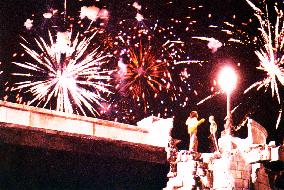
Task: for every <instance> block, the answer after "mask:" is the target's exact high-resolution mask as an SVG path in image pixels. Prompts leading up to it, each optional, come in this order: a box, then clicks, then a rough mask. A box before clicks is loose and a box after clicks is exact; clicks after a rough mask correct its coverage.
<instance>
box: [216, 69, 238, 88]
mask: <svg viewBox="0 0 284 190" xmlns="http://www.w3.org/2000/svg"><path fill="white" fill-rule="evenodd" d="M236 83H237V74H236V73H235V71H234V70H233V69H232V68H230V67H224V68H223V69H222V70H221V72H220V74H219V77H218V84H219V85H220V86H221V88H222V90H223V91H225V92H226V93H231V92H232V91H233V90H234V89H235V87H236Z"/></svg>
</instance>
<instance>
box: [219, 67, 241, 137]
mask: <svg viewBox="0 0 284 190" xmlns="http://www.w3.org/2000/svg"><path fill="white" fill-rule="evenodd" d="M218 83H219V85H220V86H221V89H222V90H223V91H224V92H225V93H226V95H227V120H226V124H225V134H227V135H231V129H232V116H231V102H230V98H231V94H232V92H233V90H234V89H235V87H236V83H237V74H236V73H235V71H234V70H233V69H232V68H231V67H224V68H223V69H222V70H221V72H220V74H219V76H218Z"/></svg>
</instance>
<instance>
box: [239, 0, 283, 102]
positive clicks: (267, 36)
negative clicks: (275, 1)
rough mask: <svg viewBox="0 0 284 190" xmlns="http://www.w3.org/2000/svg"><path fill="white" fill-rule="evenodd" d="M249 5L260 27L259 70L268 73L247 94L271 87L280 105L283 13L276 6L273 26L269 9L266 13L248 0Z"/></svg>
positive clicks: (257, 51)
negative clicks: (279, 87)
mask: <svg viewBox="0 0 284 190" xmlns="http://www.w3.org/2000/svg"><path fill="white" fill-rule="evenodd" d="M246 1H247V2H248V4H249V5H250V6H251V7H252V8H253V10H254V11H255V16H256V17H257V19H258V21H259V24H260V27H259V28H258V30H259V31H260V37H259V38H257V40H258V41H259V43H260V44H262V46H260V48H259V49H257V50H255V54H256V55H257V57H258V59H259V61H260V66H258V67H257V69H259V70H261V71H264V72H266V75H267V77H265V78H264V79H263V80H261V81H258V82H256V83H254V84H252V85H251V86H250V87H249V88H248V89H247V90H246V91H245V92H247V91H249V90H250V89H252V88H254V87H257V89H260V88H262V87H265V88H266V89H267V88H268V87H269V86H270V88H271V91H272V97H273V96H274V94H276V95H277V99H278V102H279V103H280V95H279V91H278V85H277V84H278V83H277V80H278V81H279V82H280V84H281V85H284V68H283V66H284V20H283V19H284V17H283V11H282V10H278V9H277V7H276V6H275V11H276V16H277V17H276V22H275V25H274V26H273V25H272V23H271V22H270V21H269V15H268V9H267V6H266V9H265V12H263V11H262V10H261V9H259V8H258V7H256V6H255V5H254V4H253V3H252V2H251V1H249V0H246Z"/></svg>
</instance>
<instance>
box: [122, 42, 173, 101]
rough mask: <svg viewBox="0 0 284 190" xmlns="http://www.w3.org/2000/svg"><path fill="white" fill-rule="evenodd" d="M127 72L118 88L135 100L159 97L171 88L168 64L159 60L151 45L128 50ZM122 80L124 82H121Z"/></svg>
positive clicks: (138, 45) (140, 45)
mask: <svg viewBox="0 0 284 190" xmlns="http://www.w3.org/2000/svg"><path fill="white" fill-rule="evenodd" d="M127 56H128V57H127V62H126V64H125V65H126V72H125V73H122V75H121V77H120V81H121V82H120V83H119V86H118V88H119V89H120V91H125V92H127V93H129V94H131V95H132V96H133V98H135V99H138V100H139V99H140V98H142V99H143V100H145V96H147V95H151V94H152V95H154V96H157V93H159V91H162V90H164V89H167V90H168V89H169V88H170V82H171V75H170V73H169V71H168V68H167V62H166V61H165V60H161V59H159V57H157V54H156V53H154V50H153V47H152V46H151V45H143V42H141V41H140V42H139V44H137V46H134V47H129V48H128V50H127ZM121 79H122V80H121Z"/></svg>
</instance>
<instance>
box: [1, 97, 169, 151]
mask: <svg viewBox="0 0 284 190" xmlns="http://www.w3.org/2000/svg"><path fill="white" fill-rule="evenodd" d="M158 120H159V121H158ZM158 120H157V121H156V122H155V123H154V124H153V123H147V125H148V124H149V126H145V125H146V123H145V125H144V126H143V125H140V126H135V125H128V124H123V123H118V122H113V121H107V120H102V119H97V118H90V117H86V116H79V115H75V114H68V113H64V112H58V111H54V110H47V109H42V108H37V107H32V106H27V105H21V104H15V103H11V102H5V101H0V122H3V123H11V124H18V125H21V126H26V127H34V128H42V129H49V130H56V131H64V132H68V133H76V134H82V135H92V136H96V137H102V138H107V139H112V140H121V141H127V142H131V143H139V144H146V145H152V146H158V147H165V146H167V142H168V131H169V129H170V128H171V127H172V119H171V118H170V119H167V120H164V119H161V118H159V119H158ZM165 122H166V123H167V124H166V123H165ZM152 124H153V125H152ZM158 125H159V126H158ZM169 126H170V127H169ZM159 131H160V133H159ZM164 131H166V132H164ZM161 134H163V135H161Z"/></svg>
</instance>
